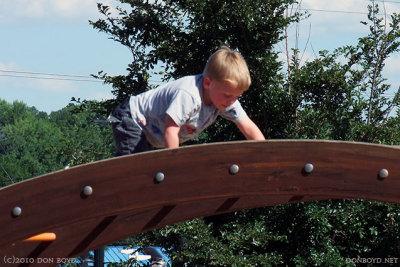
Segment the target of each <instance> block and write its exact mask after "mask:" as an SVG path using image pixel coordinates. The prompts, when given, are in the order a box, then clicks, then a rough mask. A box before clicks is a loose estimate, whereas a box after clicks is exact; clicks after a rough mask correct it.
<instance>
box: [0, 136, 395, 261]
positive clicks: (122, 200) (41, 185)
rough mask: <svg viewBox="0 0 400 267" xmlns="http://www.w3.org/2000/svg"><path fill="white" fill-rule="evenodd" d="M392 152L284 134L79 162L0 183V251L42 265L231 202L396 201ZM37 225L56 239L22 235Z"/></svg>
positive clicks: (245, 205) (233, 205) (246, 205)
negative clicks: (4, 184) (279, 137)
mask: <svg viewBox="0 0 400 267" xmlns="http://www.w3.org/2000/svg"><path fill="white" fill-rule="evenodd" d="M399 160H400V149H399V148H398V147H391V146H382V145H374V144H365V143H353V142H335V141H310V140H309V141H300V140H286V141H266V142H249V141H246V142H229V143H215V144H205V145H198V146H188V147H182V148H178V149H170V150H159V151H154V152H146V153H141V154H136V155H130V156H125V157H119V158H113V159H109V160H104V161H99V162H95V163H91V164H87V165H82V166H78V167H74V168H70V169H67V170H62V171H59V172H55V173H50V174H47V175H44V176H41V177H37V178H33V179H29V180H26V181H24V182H21V183H18V184H14V185H12V186H8V187H5V188H2V189H0V211H1V212H0V229H3V230H2V231H0V255H12V256H13V257H14V258H27V259H29V260H30V261H32V262H31V263H32V264H31V266H34V265H35V264H38V263H39V262H38V261H40V259H42V262H40V266H43V264H45V263H47V264H48V265H50V266H51V265H56V264H57V263H58V262H55V261H56V260H57V259H58V260H60V259H64V260H65V259H67V258H71V257H74V256H77V255H81V254H83V253H84V252H86V251H89V250H91V249H94V248H96V247H99V246H101V245H104V244H108V243H110V242H113V241H115V240H119V239H122V238H125V237H129V236H132V235H134V234H138V233H141V232H144V231H148V230H151V229H155V228H159V227H162V226H165V225H168V224H173V223H176V222H179V221H184V220H188V219H192V218H198V217H204V216H210V215H215V214H220V213H226V212H231V211H235V210H240V209H250V208H255V207H263V206H270V205H277V204H284V203H293V202H302V201H314V200H325V199H343V198H360V199H370V200H378V201H385V202H393V203H400V193H399V192H400V164H399ZM308 163H310V164H309V165H307V164H308ZM233 165H237V166H233ZM231 167H232V168H231ZM234 167H238V170H237V169H235V168H234ZM385 170H386V172H385ZM159 172H160V173H162V174H163V175H164V179H163V180H162V179H161V178H163V177H162V175H161V176H160V175H159V176H157V173H159ZM155 177H157V178H160V179H161V180H162V181H161V180H160V181H157V180H156V178H155ZM18 208H19V209H18ZM13 212H14V214H13ZM4 229H5V230H4ZM43 232H51V233H55V234H56V236H57V238H56V240H54V241H52V242H41V243H34V242H23V240H25V239H27V238H29V237H31V236H35V235H37V234H40V233H43ZM50 258H52V259H53V262H51V261H50V260H49V259H50ZM6 259H8V258H4V259H0V261H2V260H6ZM32 259H33V260H32ZM43 259H47V260H48V261H49V262H43Z"/></svg>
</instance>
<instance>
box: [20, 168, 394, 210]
mask: <svg viewBox="0 0 400 267" xmlns="http://www.w3.org/2000/svg"><path fill="white" fill-rule="evenodd" d="M303 170H304V172H305V173H307V174H310V173H312V172H313V171H314V165H313V164H312V163H307V164H306V165H304V168H303ZM238 172H239V166H238V165H236V164H233V165H231V166H230V167H229V173H230V174H232V175H235V174H237V173H238ZM388 176H389V172H388V170H387V169H381V170H380V171H379V173H378V177H379V179H385V178H386V177H388ZM164 179H165V175H164V173H162V172H157V173H156V175H155V176H154V180H155V181H156V182H157V183H161V182H163V181H164ZM82 193H83V195H84V196H85V197H88V196H90V195H92V194H93V188H92V187H91V186H89V185H87V186H85V187H84V188H83V190H82ZM21 214H22V209H21V207H18V206H17V207H14V208H13V209H12V216H13V217H18V216H20V215H21Z"/></svg>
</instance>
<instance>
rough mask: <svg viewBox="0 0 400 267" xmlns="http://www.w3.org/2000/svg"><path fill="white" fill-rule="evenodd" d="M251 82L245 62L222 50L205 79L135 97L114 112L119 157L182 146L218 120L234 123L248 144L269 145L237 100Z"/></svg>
mask: <svg viewBox="0 0 400 267" xmlns="http://www.w3.org/2000/svg"><path fill="white" fill-rule="evenodd" d="M250 83H251V80H250V73H249V70H248V68H247V64H246V62H245V60H244V59H243V57H242V56H241V55H240V54H239V53H238V52H234V51H232V50H231V49H229V48H228V47H225V46H223V47H221V48H220V49H219V50H217V51H216V52H215V53H214V54H213V55H211V56H210V58H209V59H208V61H207V64H206V66H205V68H204V71H203V73H202V74H198V75H193V76H186V77H183V78H181V79H178V80H176V81H172V82H169V83H167V84H165V85H161V86H159V87H157V88H155V89H153V90H149V91H146V92H144V93H142V94H139V95H136V96H131V97H130V98H128V99H126V100H125V101H124V102H123V103H121V104H120V105H119V106H118V107H117V108H116V109H115V110H114V112H113V114H112V116H113V117H114V119H116V120H117V121H118V123H116V124H114V125H113V133H114V138H115V141H116V144H117V155H119V156H120V155H127V154H132V153H138V152H143V151H148V150H151V149H152V148H153V147H157V148H161V147H165V148H175V147H179V144H180V143H183V142H185V141H187V140H190V139H193V138H194V137H195V136H196V135H198V134H199V133H200V132H201V131H203V130H204V129H206V128H207V127H208V126H210V125H211V124H212V123H213V122H214V121H215V119H216V118H217V116H218V115H220V116H222V117H223V118H225V119H228V120H231V121H233V122H234V123H235V124H236V125H237V127H238V128H239V130H240V131H241V132H242V133H243V135H244V136H245V137H246V138H247V139H250V140H265V138H264V135H263V134H262V132H261V131H260V129H259V128H258V127H257V126H256V124H255V123H254V122H253V121H252V120H251V119H250V118H249V117H248V116H247V115H246V113H245V111H244V110H243V108H242V106H241V105H240V103H239V102H238V100H237V98H238V97H239V96H240V95H241V94H243V93H244V92H245V91H246V90H247V89H248V88H249V86H250Z"/></svg>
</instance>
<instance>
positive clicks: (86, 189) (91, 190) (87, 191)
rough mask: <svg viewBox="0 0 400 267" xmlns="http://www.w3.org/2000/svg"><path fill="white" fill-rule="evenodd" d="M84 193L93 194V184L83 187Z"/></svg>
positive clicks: (86, 194)
mask: <svg viewBox="0 0 400 267" xmlns="http://www.w3.org/2000/svg"><path fill="white" fill-rule="evenodd" d="M83 194H84V195H85V196H90V195H92V194H93V188H92V187H91V186H89V185H87V186H85V187H84V188H83Z"/></svg>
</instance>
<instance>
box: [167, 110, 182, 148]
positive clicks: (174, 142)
mask: <svg viewBox="0 0 400 267" xmlns="http://www.w3.org/2000/svg"><path fill="white" fill-rule="evenodd" d="M180 129H181V128H180V127H179V126H178V125H177V124H176V123H175V122H174V120H173V119H172V118H171V117H170V116H169V115H165V129H164V144H165V147H166V148H176V147H179V136H178V134H179V131H180Z"/></svg>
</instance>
